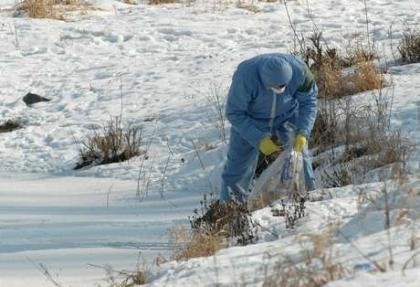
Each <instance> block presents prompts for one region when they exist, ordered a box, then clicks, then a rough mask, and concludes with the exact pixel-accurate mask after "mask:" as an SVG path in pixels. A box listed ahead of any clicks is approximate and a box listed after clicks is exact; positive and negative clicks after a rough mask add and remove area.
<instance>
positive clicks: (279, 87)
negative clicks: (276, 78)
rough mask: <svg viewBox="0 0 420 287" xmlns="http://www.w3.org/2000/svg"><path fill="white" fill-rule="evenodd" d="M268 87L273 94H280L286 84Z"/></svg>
mask: <svg viewBox="0 0 420 287" xmlns="http://www.w3.org/2000/svg"><path fill="white" fill-rule="evenodd" d="M270 89H271V90H272V91H273V93H275V94H282V93H283V92H284V90H285V89H286V85H275V86H272V87H270Z"/></svg>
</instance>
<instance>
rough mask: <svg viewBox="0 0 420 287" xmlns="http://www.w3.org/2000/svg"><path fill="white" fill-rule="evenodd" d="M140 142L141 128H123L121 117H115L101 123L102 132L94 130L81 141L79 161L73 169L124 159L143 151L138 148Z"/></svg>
mask: <svg viewBox="0 0 420 287" xmlns="http://www.w3.org/2000/svg"><path fill="white" fill-rule="evenodd" d="M141 144H142V137H141V129H140V128H138V127H130V128H127V129H124V128H123V127H122V124H121V119H120V118H119V117H115V118H114V119H111V120H110V121H109V122H108V123H106V124H104V125H103V127H102V132H100V131H98V130H95V131H94V133H93V134H92V135H90V136H88V137H87V138H86V139H85V140H83V141H82V142H81V145H82V147H81V148H80V150H79V162H78V163H77V165H76V167H75V169H80V168H83V167H86V166H93V165H101V164H108V163H114V162H122V161H126V160H128V159H130V158H132V157H135V156H139V155H141V154H143V153H144V152H143V151H142V150H141V148H140V146H141Z"/></svg>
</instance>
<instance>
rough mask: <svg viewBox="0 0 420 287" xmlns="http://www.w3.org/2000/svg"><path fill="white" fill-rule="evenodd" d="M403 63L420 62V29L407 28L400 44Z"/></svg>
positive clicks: (399, 48) (399, 50)
mask: <svg viewBox="0 0 420 287" xmlns="http://www.w3.org/2000/svg"><path fill="white" fill-rule="evenodd" d="M398 52H399V53H400V55H401V60H402V62H403V63H406V64H409V63H418V62H420V30H412V29H407V30H406V31H405V32H404V33H403V37H402V39H401V41H400V43H399V46H398Z"/></svg>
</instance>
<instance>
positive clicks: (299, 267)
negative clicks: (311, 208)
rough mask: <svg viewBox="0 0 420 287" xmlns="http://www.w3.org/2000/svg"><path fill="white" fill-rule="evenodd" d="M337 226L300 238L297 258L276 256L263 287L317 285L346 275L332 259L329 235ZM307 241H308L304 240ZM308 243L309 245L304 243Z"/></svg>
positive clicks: (331, 244) (322, 284)
mask: <svg viewBox="0 0 420 287" xmlns="http://www.w3.org/2000/svg"><path fill="white" fill-rule="evenodd" d="M336 228H337V226H335V225H330V226H328V227H327V228H326V230H324V231H322V232H320V233H318V234H312V235H308V236H304V237H303V238H302V239H300V240H301V246H302V249H301V254H300V258H301V261H300V262H296V259H294V260H293V259H291V258H285V259H282V260H280V262H279V263H278V264H277V266H276V267H275V268H274V270H273V271H272V272H271V273H270V275H269V276H267V278H265V280H264V283H263V286H264V287H279V286H281V287H321V286H324V285H325V284H327V283H328V282H331V281H335V280H338V279H341V278H344V277H346V276H348V275H349V273H350V272H349V270H347V269H346V268H345V267H344V266H343V265H342V264H341V263H340V262H336V261H334V258H336V257H337V256H336V254H335V252H334V250H333V243H334V242H333V239H334V238H335V233H336V231H335V229H336ZM308 243H309V244H308ZM308 245H309V246H308Z"/></svg>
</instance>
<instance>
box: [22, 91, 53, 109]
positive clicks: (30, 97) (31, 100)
mask: <svg viewBox="0 0 420 287" xmlns="http://www.w3.org/2000/svg"><path fill="white" fill-rule="evenodd" d="M22 100H23V101H24V102H25V104H26V105H27V106H30V105H33V104H36V103H39V102H49V101H51V100H50V99H47V98H44V97H41V96H39V95H37V94H32V93H27V94H26V96H24V97H23V99H22Z"/></svg>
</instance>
